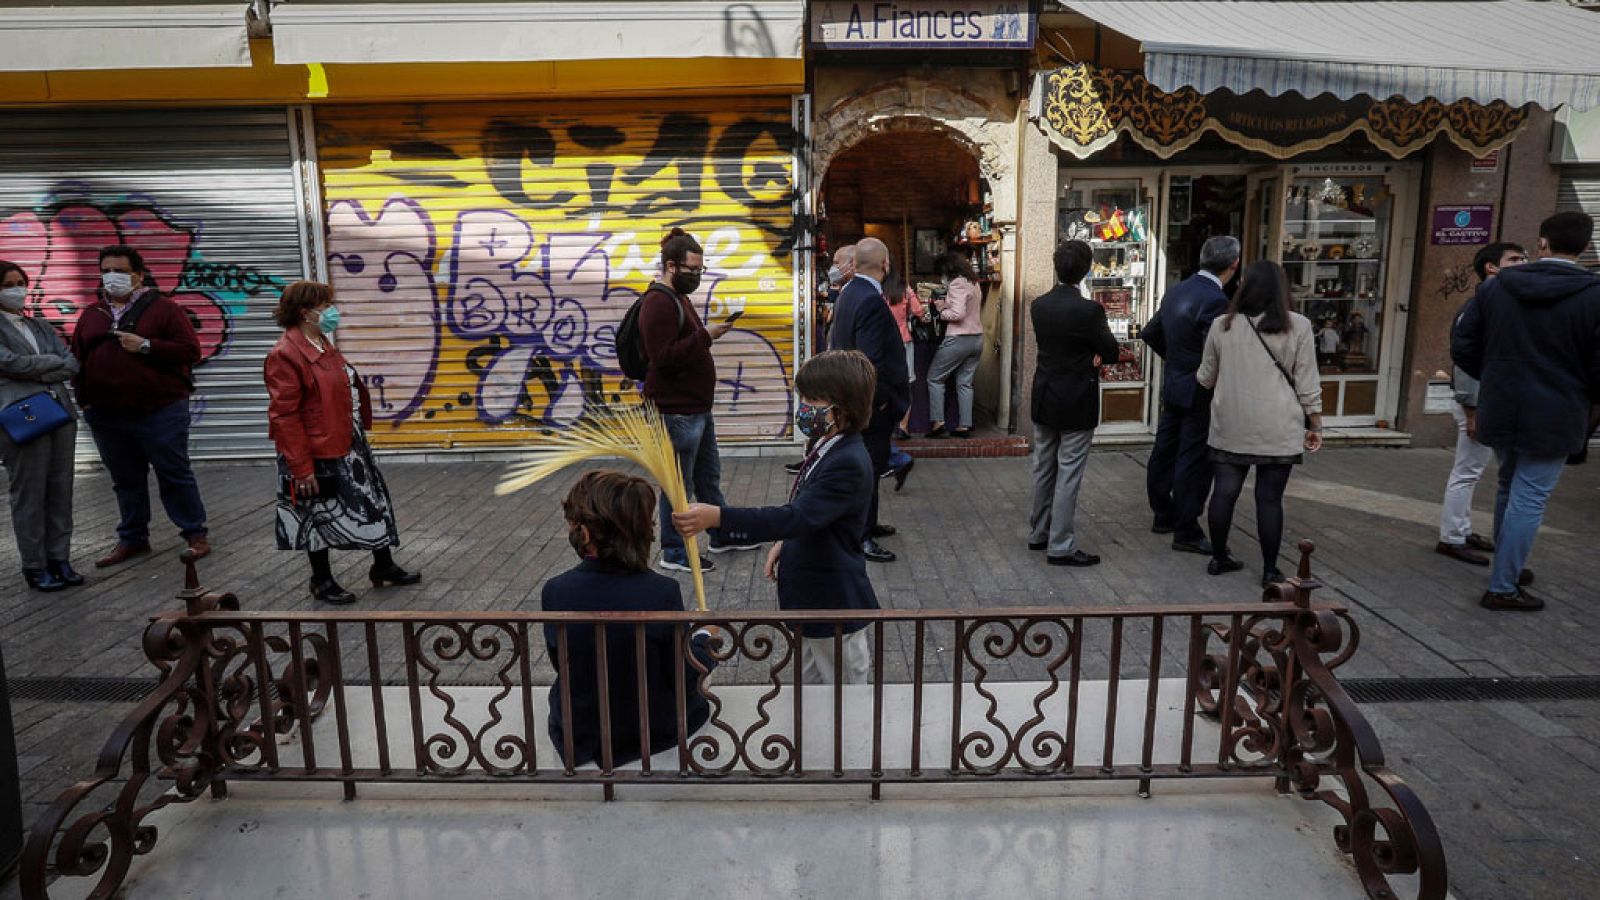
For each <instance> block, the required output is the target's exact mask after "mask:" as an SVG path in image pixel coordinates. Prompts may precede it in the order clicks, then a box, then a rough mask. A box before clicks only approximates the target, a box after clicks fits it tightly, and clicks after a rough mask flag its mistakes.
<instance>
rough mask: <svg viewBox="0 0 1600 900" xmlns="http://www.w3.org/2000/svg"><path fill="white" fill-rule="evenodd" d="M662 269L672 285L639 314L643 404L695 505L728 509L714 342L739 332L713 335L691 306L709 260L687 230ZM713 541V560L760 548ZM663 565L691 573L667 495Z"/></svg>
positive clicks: (652, 290)
mask: <svg viewBox="0 0 1600 900" xmlns="http://www.w3.org/2000/svg"><path fill="white" fill-rule="evenodd" d="M661 263H662V270H663V272H664V273H665V274H664V277H665V278H666V280H667V282H668V283H667V284H662V283H661V282H654V283H652V284H651V285H650V287H649V289H648V290H647V291H645V295H644V299H643V300H642V301H641V302H642V303H643V304H644V305H643V306H642V307H640V309H639V336H640V338H642V340H643V342H644V352H645V357H646V358H647V359H648V360H649V363H650V366H649V369H648V370H647V371H646V373H645V377H644V386H643V390H644V396H645V399H646V400H649V401H650V402H651V403H654V404H655V406H656V409H658V410H660V411H661V417H662V418H663V419H665V420H666V425H667V433H668V434H670V435H671V436H672V449H673V450H675V451H677V454H678V469H679V471H680V472H682V473H683V483H684V486H685V487H686V488H688V490H689V497H690V499H692V500H698V501H699V502H701V503H709V504H711V505H712V506H726V505H727V503H726V501H725V500H724V498H723V496H722V457H721V456H719V455H718V454H717V428H716V423H715V422H713V421H712V418H711V404H712V401H713V400H714V399H715V398H716V392H717V364H716V361H715V360H713V359H712V358H711V342H712V341H715V340H717V339H718V338H720V337H722V336H723V335H725V334H727V333H728V332H729V331H730V330H731V329H732V328H733V325H732V324H731V323H730V322H718V323H717V324H715V325H712V326H710V327H709V328H708V327H707V326H706V325H704V324H703V323H702V322H701V321H700V315H699V314H698V313H697V312H695V308H694V304H693V303H692V302H690V300H689V295H690V294H692V293H694V292H695V291H696V290H697V289H699V287H700V276H701V275H702V274H704V273H705V257H704V256H703V251H702V250H701V248H700V244H699V243H697V242H696V241H695V239H694V238H692V237H690V236H689V235H687V234H685V233H684V232H683V230H682V229H681V228H674V229H672V231H671V232H670V233H669V234H668V235H667V237H666V239H665V240H663V241H662V242H661ZM707 536H708V537H710V539H711V552H712V553H724V552H727V551H729V550H753V549H755V547H756V546H759V545H737V546H736V545H732V544H724V543H723V542H722V535H721V533H720V532H718V531H714V530H713V531H709V532H707ZM660 565H661V568H663V569H668V570H671V571H675V572H687V571H689V553H688V550H687V549H686V548H685V547H684V544H683V536H682V535H680V534H678V529H677V528H675V527H673V524H672V506H671V505H670V504H669V503H668V502H667V497H666V493H665V492H662V495H661V563H660ZM700 566H701V569H702V570H703V571H706V572H710V571H712V570H713V569H715V568H716V567H715V566H714V565H713V564H712V562H711V561H710V560H708V559H702V560H701V563H700Z"/></svg>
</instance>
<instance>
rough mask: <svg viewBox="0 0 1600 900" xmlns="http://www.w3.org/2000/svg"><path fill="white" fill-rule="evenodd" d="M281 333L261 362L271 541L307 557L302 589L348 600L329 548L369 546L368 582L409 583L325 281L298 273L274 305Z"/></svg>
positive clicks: (363, 400)
mask: <svg viewBox="0 0 1600 900" xmlns="http://www.w3.org/2000/svg"><path fill="white" fill-rule="evenodd" d="M274 316H275V317H276V318H277V320H278V324H279V325H281V326H282V327H283V337H282V338H280V339H279V340H278V343H277V345H276V346H274V347H273V348H272V352H271V353H269V354H267V361H266V365H265V370H266V380H267V393H268V395H269V396H270V397H271V401H270V403H269V405H268V407H267V419H268V422H269V425H268V433H269V434H270V435H271V437H272V441H273V443H274V444H276V445H277V448H278V507H277V510H278V517H277V532H278V549H279V550H304V551H306V552H307V553H308V554H309V555H310V557H311V596H312V598H313V599H316V600H320V601H322V602H324V603H337V604H344V603H354V602H355V599H356V597H355V595H354V594H352V593H350V592H349V591H347V590H345V589H344V588H342V587H340V586H339V583H338V582H337V581H335V580H334V578H333V569H332V565H331V563H330V562H329V559H328V551H329V550H330V549H337V550H368V551H371V553H372V568H371V569H369V570H368V572H367V576H368V578H369V579H370V580H371V581H372V584H373V586H374V587H382V586H383V585H384V584H416V583H417V582H419V581H421V580H422V575H421V574H419V573H417V572H407V571H406V570H405V569H402V568H400V566H399V565H397V564H396V563H395V561H394V557H393V555H391V552H390V548H392V547H395V546H397V545H398V544H399V543H400V533H399V529H398V528H397V527H396V526H395V521H394V508H393V505H392V504H391V502H390V500H389V487H388V485H387V484H385V483H384V480H383V475H382V474H381V473H380V472H379V471H378V466H377V462H376V461H375V460H374V459H373V458H372V449H371V448H370V447H369V446H368V445H367V437H366V429H367V428H368V427H370V426H371V424H372V402H371V399H370V398H369V397H368V395H367V389H366V386H365V385H364V384H362V382H361V378H360V377H359V376H358V375H357V374H356V370H355V367H353V366H351V365H350V363H349V362H347V361H346V360H345V358H344V355H343V354H341V353H340V352H339V348H338V347H337V346H336V345H335V344H334V343H333V334H334V332H335V331H336V330H337V329H338V327H339V308H338V307H336V306H334V305H333V288H332V287H330V286H328V285H326V284H322V283H321V282H316V281H297V282H295V283H294V284H291V285H289V286H288V287H287V288H285V289H284V291H283V297H282V298H281V299H280V300H279V301H278V308H277V310H276V311H275V312H274Z"/></svg>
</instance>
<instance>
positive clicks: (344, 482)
mask: <svg viewBox="0 0 1600 900" xmlns="http://www.w3.org/2000/svg"><path fill="white" fill-rule="evenodd" d="M314 464H315V466H316V474H317V479H318V481H320V482H322V483H323V484H327V483H329V482H330V481H331V482H333V483H334V484H336V485H337V489H336V490H334V491H333V493H332V496H323V495H318V496H317V497H314V498H312V499H311V500H310V501H308V502H305V503H300V504H298V505H296V504H295V502H294V499H293V498H291V497H290V496H289V492H288V489H287V485H288V484H289V482H290V481H291V480H292V479H291V478H290V475H289V463H288V461H287V460H285V459H284V458H283V456H282V455H279V456H278V485H279V487H278V549H279V550H309V551H312V552H315V551H318V550H328V549H333V550H377V549H380V548H383V547H397V546H399V545H400V531H399V529H398V528H397V527H396V526H395V522H394V506H393V504H392V503H391V502H390V500H389V486H388V485H387V484H384V481H383V474H382V473H380V472H379V471H378V466H377V464H376V463H375V462H374V461H373V459H372V450H371V448H369V447H368V446H367V438H366V435H364V434H362V432H361V429H360V428H357V429H356V430H355V436H354V439H353V440H352V441H351V442H350V452H349V453H346V454H345V455H344V456H343V457H342V458H340V459H319V460H316V461H315V463H314Z"/></svg>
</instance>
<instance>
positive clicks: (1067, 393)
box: [1032, 284, 1120, 431]
mask: <svg viewBox="0 0 1600 900" xmlns="http://www.w3.org/2000/svg"><path fill="white" fill-rule="evenodd" d="M1032 312H1033V335H1034V339H1035V340H1036V341H1038V344H1039V364H1038V366H1037V368H1036V369H1035V370H1034V373H1033V421H1034V422H1035V424H1038V425H1044V426H1046V427H1048V428H1055V429H1058V430H1060V431H1093V430H1094V429H1095V428H1096V427H1097V426H1098V425H1099V424H1100V369H1099V367H1097V366H1096V365H1095V364H1094V358H1095V357H1096V356H1099V357H1100V359H1101V360H1102V362H1104V363H1105V364H1108V365H1109V364H1110V363H1114V362H1116V361H1117V352H1118V350H1119V349H1120V348H1119V345H1118V343H1117V338H1116V336H1115V335H1113V334H1112V333H1111V326H1109V325H1107V324H1106V310H1105V307H1103V306H1101V305H1100V304H1098V303H1096V302H1094V301H1093V300H1086V299H1084V296H1083V294H1081V293H1079V292H1078V289H1077V288H1076V287H1074V286H1072V285H1066V284H1058V285H1056V286H1055V287H1054V288H1052V289H1050V290H1049V291H1047V292H1045V293H1044V294H1041V295H1040V296H1039V297H1038V298H1036V299H1035V300H1034V301H1033V308H1032Z"/></svg>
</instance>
